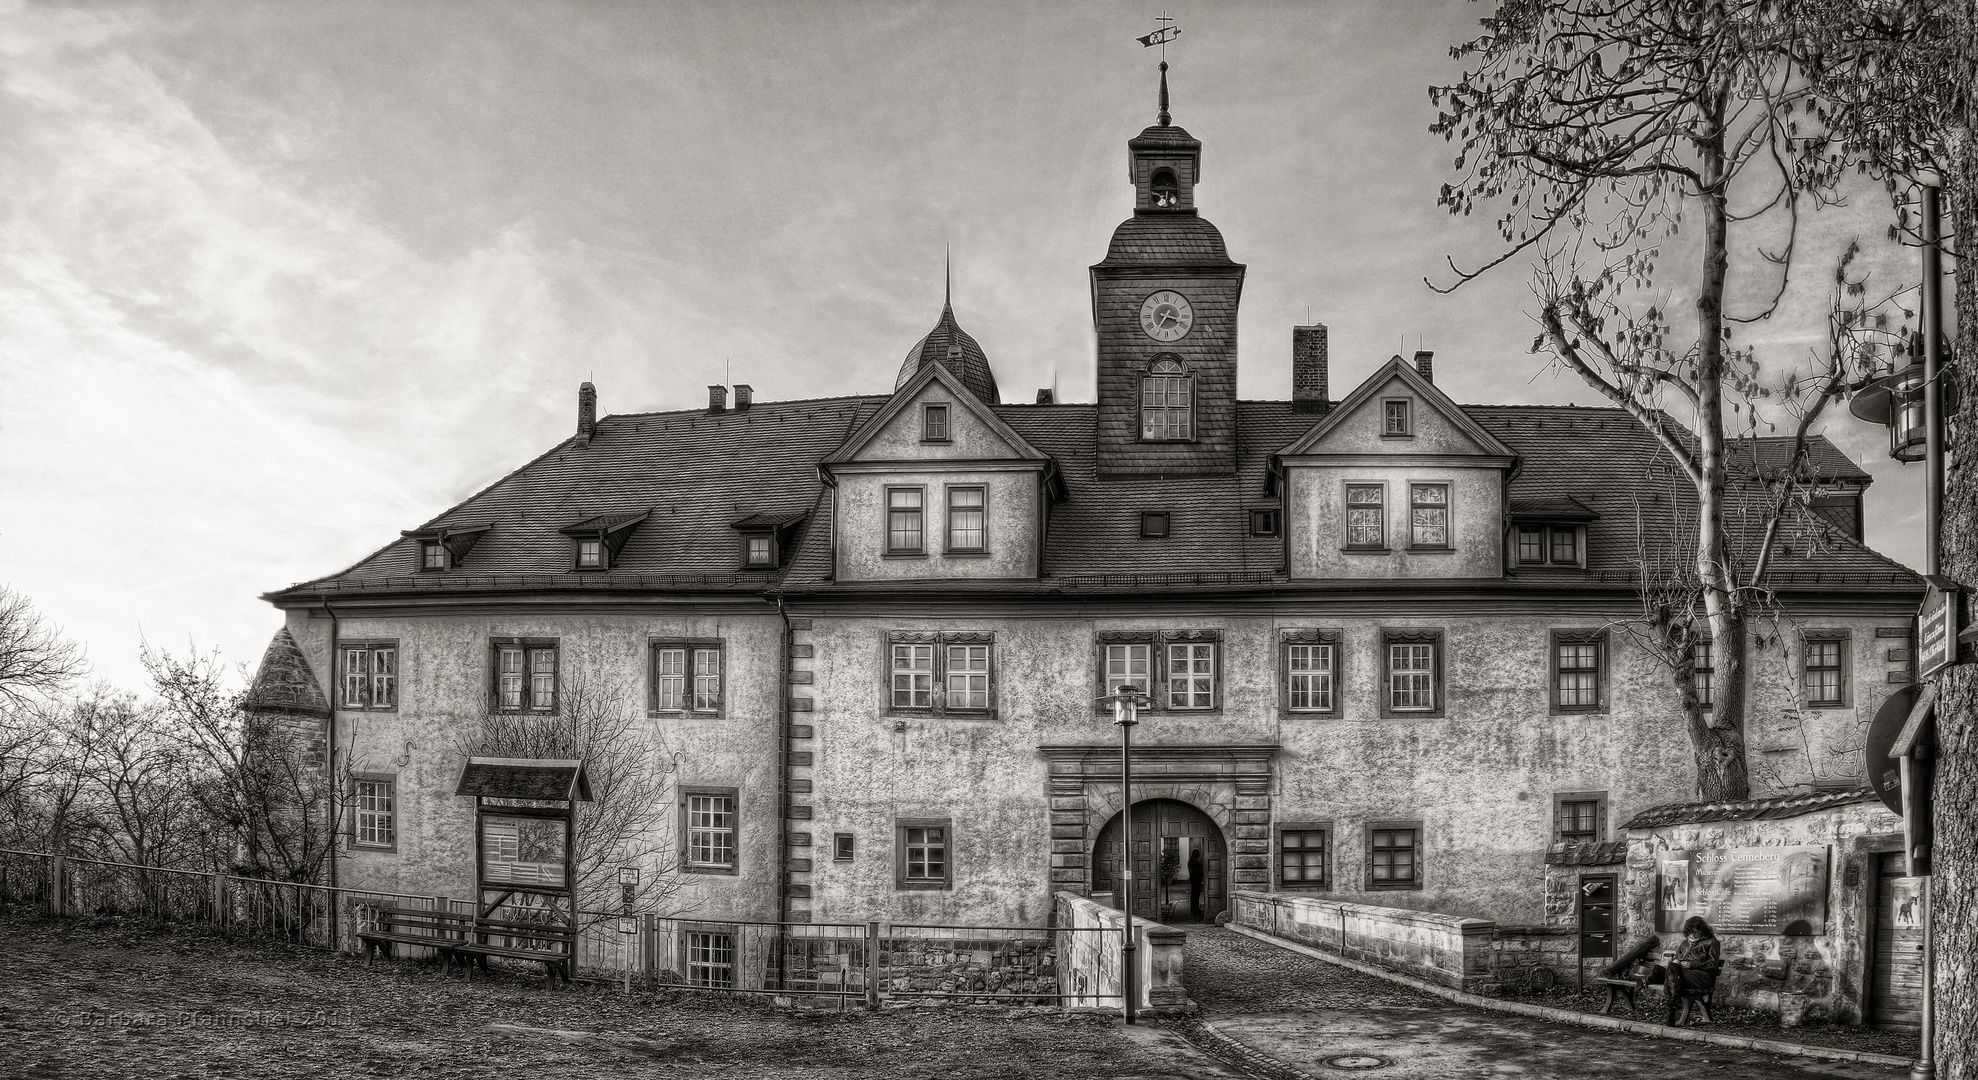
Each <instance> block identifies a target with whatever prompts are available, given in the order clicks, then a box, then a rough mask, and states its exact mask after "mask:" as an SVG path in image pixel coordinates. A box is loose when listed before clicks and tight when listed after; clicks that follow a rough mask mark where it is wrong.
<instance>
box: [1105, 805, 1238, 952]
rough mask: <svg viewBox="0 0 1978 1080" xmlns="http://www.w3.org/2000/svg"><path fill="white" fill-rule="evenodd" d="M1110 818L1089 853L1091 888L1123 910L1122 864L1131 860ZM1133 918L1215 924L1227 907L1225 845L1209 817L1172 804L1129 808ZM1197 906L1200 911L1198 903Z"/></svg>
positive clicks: (1116, 819) (1117, 823)
mask: <svg viewBox="0 0 1978 1080" xmlns="http://www.w3.org/2000/svg"><path fill="white" fill-rule="evenodd" d="M1122 822H1123V815H1120V814H1114V815H1113V818H1112V820H1111V821H1108V822H1106V824H1105V825H1104V826H1103V827H1101V828H1100V830H1099V836H1098V840H1097V842H1096V843H1095V844H1094V845H1093V849H1092V889H1093V891H1094V892H1096V893H1111V894H1112V895H1113V897H1114V903H1115V905H1117V906H1124V903H1125V901H1124V900H1123V899H1122V896H1123V890H1122V886H1123V885H1124V884H1125V882H1124V881H1123V875H1122V874H1121V872H1120V871H1121V869H1122V863H1123V861H1124V860H1126V859H1128V858H1129V855H1128V852H1127V850H1126V845H1125V844H1124V839H1125V837H1124V835H1123V832H1122V829H1121V825H1122ZM1130 858H1131V861H1132V866H1133V883H1132V884H1133V888H1132V890H1131V891H1132V894H1133V913H1134V914H1135V915H1137V916H1139V917H1141V918H1145V919H1158V920H1160V921H1161V922H1164V923H1176V922H1187V921H1192V920H1197V919H1200V920H1204V921H1213V920H1214V919H1215V917H1216V916H1217V915H1220V914H1222V912H1223V911H1224V910H1225V909H1226V908H1227V907H1228V906H1229V846H1228V844H1227V843H1226V842H1225V840H1224V838H1223V832H1222V830H1221V829H1220V828H1218V827H1217V826H1216V823H1215V821H1214V820H1213V819H1212V818H1210V816H1209V815H1208V814H1206V813H1204V812H1202V811H1201V810H1199V809H1197V808H1196V807H1193V806H1190V805H1188V804H1187V803H1185V802H1181V801H1179V800H1175V799H1148V800H1145V801H1141V800H1136V801H1135V802H1134V804H1133V844H1132V849H1131V856H1130ZM1198 903H1199V905H1200V907H1199V910H1198V909H1197V904H1198Z"/></svg>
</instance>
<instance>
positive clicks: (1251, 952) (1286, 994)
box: [1182, 926, 1444, 1017]
mask: <svg viewBox="0 0 1978 1080" xmlns="http://www.w3.org/2000/svg"><path fill="white" fill-rule="evenodd" d="M1187 929H1188V944H1187V946H1186V949H1185V956H1186V958H1187V967H1186V968H1185V969H1184V970H1183V972H1182V985H1183V986H1185V987H1187V988H1188V996H1189V997H1190V998H1192V999H1193V1000H1194V1001H1195V1003H1196V1004H1198V1005H1200V1006H1202V1011H1203V1012H1205V1013H1207V1014H1209V1015H1210V1016H1212V1017H1213V1016H1215V1015H1217V1014H1220V1013H1240V1012H1278V1011H1282V1010H1286V1009H1321V1008H1332V1009H1349V1008H1368V1007H1372V1006H1399V1007H1402V1008H1430V1007H1432V1006H1437V1005H1441V1004H1444V1003H1443V1001H1442V999H1440V998H1436V997H1431V996H1429V995H1428V994H1424V993H1420V992H1419V991H1416V990H1412V989H1409V988H1408V987H1406V986H1401V985H1399V984H1396V983H1392V982H1389V981H1387V980H1386V979H1377V978H1375V977H1373V976H1372V975H1365V974H1362V973H1360V972H1358V971H1354V970H1353V969H1351V968H1345V967H1341V966H1339V965H1338V964H1328V963H1326V962H1325V961H1324V960H1315V959H1313V958H1312V957H1309V956H1305V955H1302V954H1300V953H1295V952H1292V951H1291V950H1289V949H1280V948H1278V947H1277V946H1275V945H1271V944H1268V943H1266V942H1262V941H1258V940H1257V939H1256V938H1252V937H1245V936H1243V935H1242V934H1239V933H1237V932H1236V931H1234V930H1231V929H1229V928H1228V927H1223V926H1191V927H1188V928H1187Z"/></svg>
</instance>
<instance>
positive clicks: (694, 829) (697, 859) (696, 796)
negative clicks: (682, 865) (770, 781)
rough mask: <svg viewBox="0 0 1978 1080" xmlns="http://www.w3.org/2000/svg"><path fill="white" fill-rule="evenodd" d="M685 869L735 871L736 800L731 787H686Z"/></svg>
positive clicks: (698, 871)
mask: <svg viewBox="0 0 1978 1080" xmlns="http://www.w3.org/2000/svg"><path fill="white" fill-rule="evenodd" d="M685 796H686V826H687V827H686V836H687V865H686V869H688V870H690V871H694V872H696V873H734V872H735V851H736V842H735V832H736V825H737V822H736V814H735V804H736V803H737V801H738V798H737V796H736V795H735V793H734V792H732V791H691V790H690V791H688V792H686V793H685Z"/></svg>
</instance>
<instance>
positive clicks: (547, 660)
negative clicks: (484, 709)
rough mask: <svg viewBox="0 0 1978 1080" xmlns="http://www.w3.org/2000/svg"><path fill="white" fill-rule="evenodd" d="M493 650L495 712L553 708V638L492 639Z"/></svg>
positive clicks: (554, 707)
mask: <svg viewBox="0 0 1978 1080" xmlns="http://www.w3.org/2000/svg"><path fill="white" fill-rule="evenodd" d="M493 651H494V688H493V692H494V711H496V712H554V711H556V653H557V644H556V642H555V641H554V640H523V639H515V638H511V639H508V640H505V641H496V642H494V645H493Z"/></svg>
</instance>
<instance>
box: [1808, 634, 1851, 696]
mask: <svg viewBox="0 0 1978 1080" xmlns="http://www.w3.org/2000/svg"><path fill="white" fill-rule="evenodd" d="M1846 644H1847V643H1846V642H1845V641H1842V640H1840V639H1837V638H1827V639H1820V638H1809V639H1807V641H1806V642H1805V645H1804V648H1805V650H1806V666H1805V670H1804V671H1802V672H1801V684H1802V686H1803V687H1804V689H1805V693H1806V703H1807V704H1808V705H1840V704H1842V703H1844V702H1845V701H1846V683H1847V668H1846V649H1845V648H1844V646H1845V645H1846Z"/></svg>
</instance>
